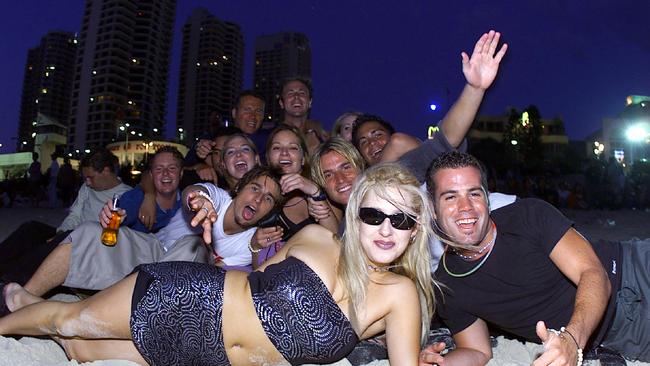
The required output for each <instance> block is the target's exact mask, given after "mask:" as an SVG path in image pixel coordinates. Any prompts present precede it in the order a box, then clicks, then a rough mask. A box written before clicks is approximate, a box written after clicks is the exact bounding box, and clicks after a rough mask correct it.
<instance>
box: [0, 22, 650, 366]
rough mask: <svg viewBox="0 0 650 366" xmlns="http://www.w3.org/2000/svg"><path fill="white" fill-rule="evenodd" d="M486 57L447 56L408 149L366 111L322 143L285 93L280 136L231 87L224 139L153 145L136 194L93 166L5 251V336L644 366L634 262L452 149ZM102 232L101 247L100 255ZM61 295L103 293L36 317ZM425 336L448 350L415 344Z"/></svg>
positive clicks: (258, 355) (209, 351) (111, 164)
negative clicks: (457, 69)
mask: <svg viewBox="0 0 650 366" xmlns="http://www.w3.org/2000/svg"><path fill="white" fill-rule="evenodd" d="M499 39H500V34H499V33H497V32H494V31H490V32H488V33H485V34H483V35H482V36H481V37H480V39H479V40H478V41H477V43H476V45H475V48H474V50H473V52H472V54H471V55H468V54H466V53H462V69H463V74H464V76H465V80H466V85H465V87H464V89H463V91H462V93H461V95H460V96H459V98H458V100H457V101H456V103H454V105H453V106H452V108H450V110H449V112H448V113H447V115H446V116H445V117H444V119H443V120H442V121H441V125H440V131H439V132H438V133H436V135H435V136H434V138H433V139H429V140H426V141H424V142H422V141H420V140H418V139H417V138H415V137H413V136H409V135H407V134H404V133H401V132H398V131H396V130H395V128H394V127H393V126H392V125H391V124H390V123H389V122H387V121H385V120H384V119H382V118H381V117H379V116H376V115H372V114H368V113H360V112H346V113H344V114H343V115H341V117H339V118H338V119H337V121H336V123H335V124H334V128H333V129H332V131H331V132H327V131H325V130H324V129H323V128H322V126H321V125H320V124H319V123H318V122H316V121H313V120H310V119H309V118H308V117H309V110H310V107H311V104H312V95H313V90H312V88H311V84H310V82H309V81H308V80H305V79H302V78H300V77H296V78H290V79H287V80H286V81H285V83H284V84H283V85H282V88H281V92H280V105H281V106H282V108H283V110H284V118H283V121H282V123H280V124H279V126H278V127H277V128H275V129H273V130H272V131H267V130H263V129H261V125H262V119H263V116H264V108H265V105H264V100H263V98H262V97H261V96H259V95H258V94H256V93H255V92H253V91H244V92H242V93H241V94H240V96H239V97H238V98H237V101H236V102H235V106H234V108H233V110H232V117H233V121H234V126H230V127H222V128H219V129H218V130H217V132H216V134H215V135H214V136H211V137H210V138H206V139H201V140H199V141H198V142H197V144H196V145H195V146H194V147H192V149H191V150H190V152H189V153H188V154H187V156H185V157H183V156H181V155H180V154H179V153H178V151H177V150H176V149H174V148H169V147H163V148H160V149H158V151H157V152H156V153H155V154H154V155H153V157H152V158H151V160H150V165H149V170H148V172H147V173H146V174H143V178H142V180H141V182H140V185H139V186H138V187H136V188H130V187H128V186H126V185H124V184H123V183H121V181H120V180H119V179H118V178H117V175H116V161H115V160H116V159H115V157H114V156H113V155H112V154H111V153H110V152H108V151H106V150H98V151H95V152H93V153H92V154H91V155H89V156H87V157H85V158H84V159H83V160H82V161H81V164H80V166H81V169H82V173H83V177H84V185H82V188H81V189H80V190H79V193H78V195H77V198H76V200H75V201H74V203H73V204H72V209H71V211H70V215H69V216H68V217H67V218H66V219H65V221H64V223H63V224H62V225H61V226H60V227H58V228H56V229H55V228H49V231H47V232H45V231H43V230H41V231H39V232H36V230H34V228H36V227H37V226H38V225H42V224H40V223H36V222H30V223H26V224H25V225H23V227H21V228H19V229H18V230H17V231H16V232H14V233H13V234H12V235H10V236H9V238H8V239H7V240H5V242H3V243H1V244H0V252H2V253H3V255H2V257H1V260H0V275H2V281H3V283H2V285H3V286H2V287H3V291H2V302H0V312H2V314H0V315H4V316H2V317H0V335H19V334H21V335H35V336H51V337H52V338H53V339H54V340H55V341H57V342H58V343H59V344H60V345H61V346H62V347H63V349H64V350H65V352H66V354H67V355H68V356H69V357H70V358H71V359H75V360H80V361H86V360H99V359H112V358H121V359H128V360H131V361H134V362H137V363H139V364H150V365H171V364H173V365H185V364H187V365H190V364H192V365H194V364H200V365H203V364H205V365H208V364H209V365H230V364H233V365H257V364H276V363H286V362H288V363H290V364H292V365H298V364H304V363H332V362H335V361H337V360H339V359H342V358H344V357H348V359H349V360H351V358H350V355H352V354H354V353H355V351H356V350H358V349H359V347H361V346H362V345H363V343H364V340H369V339H371V340H373V342H374V343H375V344H380V345H383V347H385V350H386V357H387V358H388V359H389V361H390V363H391V364H393V365H433V364H437V365H484V364H486V363H487V362H488V361H489V360H490V358H491V357H492V351H491V343H490V332H500V333H502V334H508V335H509V336H512V337H516V338H519V339H523V340H528V341H533V342H542V343H544V346H545V347H544V350H545V351H544V352H543V354H541V355H540V356H539V358H537V360H536V361H535V363H534V364H535V365H549V364H553V365H578V366H579V365H580V364H581V363H582V360H583V358H584V357H586V356H587V351H588V350H593V349H599V347H600V348H602V347H606V348H607V349H611V350H614V351H616V352H620V353H622V354H623V355H624V356H626V357H629V358H631V359H640V360H646V361H648V360H650V343H648V337H643V335H642V334H644V333H643V332H646V331H648V330H649V329H650V324H648V319H649V318H650V317H647V316H646V315H647V306H646V305H645V304H646V300H645V299H646V298H647V297H646V295H645V293H646V292H647V291H649V290H650V287H649V286H648V283H650V281H648V279H649V278H648V271H647V269H648V268H647V263H648V259H650V258H649V257H648V255H649V254H650V253H649V252H648V250H647V249H646V248H644V247H643V246H639V245H634V244H631V243H590V242H589V241H587V240H586V239H585V238H584V237H582V236H581V235H580V233H579V232H578V231H576V230H575V229H574V228H573V226H572V223H571V222H570V221H569V220H568V219H566V218H565V217H564V216H563V215H562V214H561V213H559V211H557V210H556V209H555V208H554V207H553V206H552V205H550V204H549V203H547V202H545V201H542V200H539V199H518V198H517V197H515V196H510V195H504V194H499V193H490V192H489V191H488V178H487V175H486V173H485V170H484V168H483V166H482V165H481V164H480V163H479V161H478V160H477V159H476V158H475V157H473V156H472V155H469V154H467V153H466V152H464V151H465V150H466V148H467V146H466V142H465V140H464V138H465V134H466V133H467V131H468V130H469V127H470V126H471V123H472V122H473V120H474V117H475V114H476V112H477V110H478V107H479V105H480V103H481V100H482V99H483V96H484V94H485V91H486V90H487V89H488V88H489V87H490V85H491V84H492V82H493V81H494V79H495V77H496V75H497V71H498V68H499V65H500V62H501V60H502V58H503V57H504V55H505V53H506V50H507V45H502V46H501V47H500V48H499V47H498V45H499ZM114 194H119V195H121V197H120V200H119V203H118V205H117V207H115V205H114V200H112V199H111V198H112V196H113V195H114ZM115 214H117V215H118V216H119V217H120V220H121V227H120V228H119V231H118V236H117V244H116V245H115V246H105V245H102V244H101V242H100V236H101V232H102V230H103V229H104V228H106V227H107V226H108V225H109V223H110V220H111V217H112V216H114V215H115ZM25 242H29V243H30V244H28V245H31V246H34V247H39V248H41V249H40V250H39V252H38V255H36V254H34V253H33V252H32V251H26V250H25V249H24V248H25V244H24V243H25ZM17 263H26V264H28V265H21V266H19V267H16V264H17ZM61 285H64V286H67V287H72V288H77V289H85V290H93V291H98V292H96V293H95V294H94V295H93V296H90V297H88V298H85V299H83V300H81V301H79V302H75V303H61V302H56V301H48V300H44V298H43V296H45V295H46V294H47V293H48V292H49V291H50V290H52V289H54V288H56V287H58V286H61ZM630 293H634V294H636V295H637V297H632V296H628V295H629V294H630ZM639 301H641V302H642V304H643V305H638V303H639ZM638 306H640V307H642V308H643V312H642V311H639V310H637V307H638ZM432 326H445V327H447V328H449V329H450V332H451V334H452V336H453V342H451V343H453V344H447V343H444V342H434V343H429V342H428V339H429V337H428V335H429V331H430V328H431V327H432ZM368 361H371V360H369V359H365V360H358V361H355V363H354V364H355V365H356V364H361V363H362V362H368Z"/></svg>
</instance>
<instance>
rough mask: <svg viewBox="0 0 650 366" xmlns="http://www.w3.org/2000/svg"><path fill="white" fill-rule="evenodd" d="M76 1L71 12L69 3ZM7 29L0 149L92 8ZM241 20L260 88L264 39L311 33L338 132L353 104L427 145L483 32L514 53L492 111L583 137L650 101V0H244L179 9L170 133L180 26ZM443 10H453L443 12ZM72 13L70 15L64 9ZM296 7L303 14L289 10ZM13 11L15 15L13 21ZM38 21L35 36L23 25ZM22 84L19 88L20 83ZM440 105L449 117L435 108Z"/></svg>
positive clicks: (49, 12) (319, 99)
mask: <svg viewBox="0 0 650 366" xmlns="http://www.w3.org/2000/svg"><path fill="white" fill-rule="evenodd" d="M63 5H65V6H63ZM8 6H9V9H8V10H9V11H7V12H6V13H5V19H4V20H5V22H3V23H2V25H1V26H2V27H4V28H3V34H4V36H3V37H4V38H5V42H3V45H2V46H1V47H3V51H4V52H3V54H4V55H6V57H5V58H4V59H3V61H2V67H1V68H0V72H1V74H0V76H2V77H3V80H5V88H3V90H2V91H1V92H0V116H2V118H3V123H2V129H1V131H2V133H1V135H0V136H1V137H0V143H2V144H3V146H4V147H5V148H3V149H2V150H0V151H1V152H7V151H9V150H7V149H6V147H8V146H15V141H12V140H10V138H11V137H15V135H16V128H17V125H18V113H19V109H20V108H19V105H20V103H19V100H20V93H21V82H22V77H23V75H22V73H23V68H24V65H25V62H26V55H27V50H28V49H29V48H30V47H34V45H36V44H37V43H38V39H40V38H41V37H42V36H43V35H44V34H46V33H47V32H48V31H53V30H63V31H72V32H79V27H80V25H81V17H82V13H83V7H84V2H83V1H82V0H75V1H71V0H69V1H62V2H61V3H57V4H51V3H49V2H46V1H34V2H29V4H27V3H25V4H23V3H20V4H11V5H8ZM198 6H203V7H206V8H207V9H208V10H209V11H210V12H211V13H212V14H214V15H215V16H216V17H218V18H219V19H223V20H227V21H231V22H234V23H237V24H239V25H240V26H241V28H242V33H243V34H244V39H245V53H244V60H245V63H244V65H245V66H244V70H245V76H244V85H243V88H251V87H252V86H253V85H252V72H253V67H252V61H253V57H254V54H253V51H252V50H253V45H254V39H255V38H256V37H258V36H261V35H265V34H273V33H277V32H281V31H295V32H301V33H304V34H305V35H306V36H307V37H308V38H309V40H310V44H311V48H312V53H313V56H312V58H313V61H312V78H313V81H314V88H315V93H314V108H313V111H312V117H313V118H315V119H318V120H320V121H321V122H323V124H324V125H325V126H326V127H329V126H331V123H332V121H333V119H334V118H336V116H337V115H338V114H340V113H342V112H343V111H345V110H348V109H358V110H362V111H367V112H369V113H373V114H378V115H381V116H383V117H385V118H386V119H388V120H390V121H391V122H393V123H394V124H395V125H396V127H397V128H398V130H403V131H405V132H408V133H412V134H416V135H417V136H418V137H420V138H424V136H425V134H426V126H428V125H429V124H432V123H435V122H436V121H438V120H439V119H441V118H442V115H443V113H444V112H446V111H447V109H448V108H449V103H450V102H453V101H454V100H455V99H456V98H457V95H458V93H459V92H460V89H461V88H462V86H463V82H464V80H463V77H462V73H461V67H460V66H461V65H460V56H459V55H460V52H461V51H463V50H464V51H466V52H471V49H472V47H473V44H474V42H475V40H476V39H477V38H478V37H479V35H480V33H481V32H483V31H487V30H489V29H490V28H493V29H496V30H498V31H501V32H502V33H503V40H504V41H505V42H507V43H508V44H509V46H510V49H509V51H508V54H507V55H506V57H505V59H504V62H503V63H502V66H501V70H500V76H499V78H498V79H497V81H496V83H495V85H494V86H493V88H492V89H491V90H490V91H489V92H488V94H487V96H486V98H485V101H484V103H483V106H482V108H481V110H480V111H479V113H480V114H482V115H498V114H503V113H505V111H506V109H507V108H508V107H509V106H513V107H515V108H518V109H522V108H525V107H526V106H528V105H529V104H535V105H537V106H538V108H539V110H540V112H541V113H542V116H543V117H544V118H555V117H561V118H562V119H563V120H564V122H565V126H566V130H567V133H568V135H569V137H570V138H572V139H581V138H584V137H585V136H587V135H589V134H591V133H592V132H594V131H595V130H597V129H598V128H600V127H601V124H602V119H603V118H606V117H616V115H617V114H618V113H619V112H620V111H622V110H623V107H624V106H625V98H626V96H628V95H633V94H641V95H648V94H650V75H648V73H647V72H644V71H645V70H644V68H645V65H647V64H648V62H650V44H649V43H648V41H647V40H646V39H645V38H647V37H646V35H647V34H648V32H647V28H648V26H647V25H646V24H645V22H644V21H643V14H647V11H644V9H647V8H648V4H647V3H645V2H643V1H640V0H639V1H631V0H628V1H621V2H617V3H616V4H615V5H612V4H609V3H608V2H607V1H604V0H600V1H593V2H590V3H589V4H566V3H565V2H561V1H550V2H542V1H534V2H530V3H528V4H519V3H517V4H516V5H514V4H510V5H505V4H496V5H494V4H474V3H472V2H469V1H459V2H454V4H445V5H444V7H436V6H435V5H434V4H431V3H429V2H419V1H407V2H406V3H404V4H400V5H399V6H398V5H394V4H393V3H392V2H383V1H380V2H376V3H373V6H372V7H370V8H369V7H367V6H364V5H362V4H361V3H358V2H357V3H355V2H352V3H345V4H344V3H329V2H328V3H323V4H321V3H319V2H316V1H308V2H303V3H299V4H294V3H292V2H288V1H279V2H274V3H273V4H266V3H262V4H259V3H258V2H254V1H241V2H237V3H236V4H232V3H230V2H224V3H223V4H215V3H214V1H211V2H209V1H190V0H188V1H183V2H179V4H178V5H177V13H176V19H175V26H174V34H173V37H174V41H173V42H174V43H173V50H172V62H171V65H170V78H171V82H170V83H169V87H168V88H169V93H168V98H167V114H166V116H167V117H166V120H167V121H168V122H170V126H168V127H167V130H168V131H169V130H170V129H173V124H174V120H175V116H176V109H177V106H176V100H177V91H178V79H179V75H178V70H179V63H180V52H179V50H180V47H181V42H180V37H181V32H180V29H181V27H182V24H183V23H184V22H185V21H186V20H187V18H188V17H189V15H190V14H191V12H192V10H193V9H194V8H195V7H198ZM441 6H442V5H441ZM62 9H64V10H62ZM289 9H291V11H288V10H289ZM8 15H11V16H8ZM25 24H29V25H30V27H26V28H25V29H24V32H23V31H21V32H17V31H16V30H17V29H20V28H21V27H20V25H23V26H24V25H25ZM16 80H18V81H16ZM431 103H437V104H438V105H440V108H439V109H438V111H437V112H432V111H431V110H429V108H428V107H429V104H431Z"/></svg>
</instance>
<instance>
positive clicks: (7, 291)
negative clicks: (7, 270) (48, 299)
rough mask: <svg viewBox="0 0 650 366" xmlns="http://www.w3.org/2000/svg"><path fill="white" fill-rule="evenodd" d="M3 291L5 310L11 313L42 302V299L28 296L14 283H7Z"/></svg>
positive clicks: (27, 293) (25, 291)
mask: <svg viewBox="0 0 650 366" xmlns="http://www.w3.org/2000/svg"><path fill="white" fill-rule="evenodd" d="M3 291H4V297H5V302H6V304H7V308H8V309H9V311H11V312H12V313H13V312H14V311H16V310H18V309H20V308H22V307H25V306H27V305H31V304H33V303H36V302H40V301H43V299H41V298H40V297H38V296H35V295H32V294H30V293H29V292H27V290H25V289H24V288H23V287H22V286H21V285H19V284H17V283H15V282H12V283H8V284H7V285H6V286H5V288H4V289H3Z"/></svg>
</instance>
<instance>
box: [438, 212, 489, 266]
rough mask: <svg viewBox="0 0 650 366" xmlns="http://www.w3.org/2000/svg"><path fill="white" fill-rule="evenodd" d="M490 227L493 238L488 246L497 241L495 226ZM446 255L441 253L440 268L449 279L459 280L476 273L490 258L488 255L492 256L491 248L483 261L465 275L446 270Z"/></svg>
mask: <svg viewBox="0 0 650 366" xmlns="http://www.w3.org/2000/svg"><path fill="white" fill-rule="evenodd" d="M493 225H494V224H493ZM492 227H493V230H492V234H493V237H492V240H490V243H488V244H490V245H492V244H494V242H495V241H496V239H497V228H496V226H492ZM486 248H487V246H486ZM446 254H447V251H446V250H445V252H444V253H442V266H443V267H444V268H445V272H447V274H448V275H450V276H451V277H456V278H461V277H467V276H469V275H471V274H472V273H474V272H476V271H478V269H479V268H481V266H483V263H485V261H487V259H488V258H489V257H490V254H492V248H490V250H488V252H487V254H486V255H485V256H484V257H483V259H482V260H481V261H480V262H479V263H478V264H477V265H476V267H474V268H472V269H470V270H469V271H467V272H465V273H454V272H451V271H450V270H449V268H447V259H446V258H447V256H446Z"/></svg>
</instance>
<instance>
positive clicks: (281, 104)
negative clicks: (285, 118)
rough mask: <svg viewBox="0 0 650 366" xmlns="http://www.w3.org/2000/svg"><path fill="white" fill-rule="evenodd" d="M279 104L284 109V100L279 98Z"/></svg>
mask: <svg viewBox="0 0 650 366" xmlns="http://www.w3.org/2000/svg"><path fill="white" fill-rule="evenodd" d="M278 103H280V108H282V109H284V102H283V101H282V98H278Z"/></svg>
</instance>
